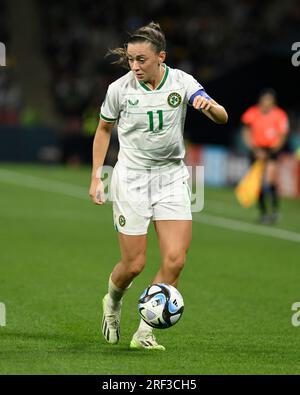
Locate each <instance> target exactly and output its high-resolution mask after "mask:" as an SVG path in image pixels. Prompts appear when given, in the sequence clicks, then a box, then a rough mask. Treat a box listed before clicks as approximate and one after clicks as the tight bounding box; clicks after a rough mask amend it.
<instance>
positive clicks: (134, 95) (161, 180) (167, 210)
mask: <svg viewBox="0 0 300 395" xmlns="http://www.w3.org/2000/svg"><path fill="white" fill-rule="evenodd" d="M163 66H164V68H165V72H164V76H163V78H162V80H161V82H160V84H159V85H158V86H157V87H156V89H154V90H151V89H150V88H149V87H148V86H147V85H146V84H144V83H143V82H140V81H138V80H137V78H136V77H135V75H134V73H133V72H132V71H129V72H128V73H127V74H126V75H124V76H123V77H121V78H119V79H118V80H116V81H115V82H113V83H112V84H111V85H109V87H108V90H107V94H106V97H105V100H104V102H103V104H102V106H101V112H100V117H101V118H102V119H103V120H104V121H107V122H117V124H118V138H119V143H120V151H119V155H118V162H117V164H116V166H115V168H114V172H113V176H112V180H111V196H112V200H113V212H114V223H115V227H116V229H117V230H118V231H119V232H121V233H124V234H128V235H143V234H146V233H147V229H148V225H149V222H150V219H151V218H152V220H191V219H192V215H191V202H190V190H189V186H188V183H187V179H188V178H189V173H188V171H187V168H186V166H185V165H184V163H183V158H184V155H185V149H184V142H183V131H184V122H185V117H186V110H187V104H188V102H189V100H190V99H191V98H192V97H193V95H195V93H196V92H197V94H198V93H199V94H202V95H203V96H206V97H209V96H207V95H206V93H205V91H204V89H203V87H202V86H201V85H200V84H199V82H197V81H196V80H195V79H194V78H193V77H192V76H191V75H189V74H187V73H185V72H183V71H181V70H177V69H172V68H170V67H168V66H166V65H165V64H163Z"/></svg>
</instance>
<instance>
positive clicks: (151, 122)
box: [147, 110, 164, 132]
mask: <svg viewBox="0 0 300 395" xmlns="http://www.w3.org/2000/svg"><path fill="white" fill-rule="evenodd" d="M156 113H157V114H158V129H155V130H154V117H153V111H148V112H147V114H148V117H149V129H150V132H158V131H159V130H162V128H163V126H164V122H163V111H162V110H157V111H156Z"/></svg>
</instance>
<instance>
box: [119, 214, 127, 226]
mask: <svg viewBox="0 0 300 395" xmlns="http://www.w3.org/2000/svg"><path fill="white" fill-rule="evenodd" d="M119 224H120V226H125V224H126V219H125V217H124V215H120V216H119Z"/></svg>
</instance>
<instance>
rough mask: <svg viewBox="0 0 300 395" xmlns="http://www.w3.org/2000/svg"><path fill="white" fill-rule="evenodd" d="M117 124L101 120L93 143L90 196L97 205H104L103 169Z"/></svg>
mask: <svg viewBox="0 0 300 395" xmlns="http://www.w3.org/2000/svg"><path fill="white" fill-rule="evenodd" d="M114 124H115V122H107V121H104V120H103V119H100V121H99V124H98V127H97V130H96V134H95V137H94V143H93V170H92V177H91V178H92V179H91V185H90V190H89V195H90V197H91V199H92V201H93V202H94V203H95V204H99V205H101V204H103V203H104V187H103V183H102V181H101V178H100V177H101V169H102V166H103V163H104V159H105V156H106V153H107V150H108V146H109V142H110V137H111V133H112V130H113V127H114Z"/></svg>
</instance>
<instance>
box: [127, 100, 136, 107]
mask: <svg viewBox="0 0 300 395" xmlns="http://www.w3.org/2000/svg"><path fill="white" fill-rule="evenodd" d="M138 102H139V99H136V100H130V99H128V103H129V104H130V105H131V106H136V105H137V104H138Z"/></svg>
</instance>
